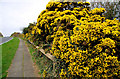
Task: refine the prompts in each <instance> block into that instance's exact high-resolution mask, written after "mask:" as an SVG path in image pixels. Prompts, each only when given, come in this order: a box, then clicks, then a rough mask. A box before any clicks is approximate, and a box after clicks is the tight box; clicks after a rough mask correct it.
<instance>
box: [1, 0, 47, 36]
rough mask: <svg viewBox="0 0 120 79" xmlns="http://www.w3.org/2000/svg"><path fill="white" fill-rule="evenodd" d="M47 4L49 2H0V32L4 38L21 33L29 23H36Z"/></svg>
mask: <svg viewBox="0 0 120 79" xmlns="http://www.w3.org/2000/svg"><path fill="white" fill-rule="evenodd" d="M48 2H49V0H0V32H2V34H3V35H4V36H10V35H11V34H12V33H13V32H21V30H22V28H24V27H27V26H28V24H29V23H33V22H36V21H37V17H38V15H39V14H40V12H41V11H42V10H44V9H45V7H46V4H47V3H48Z"/></svg>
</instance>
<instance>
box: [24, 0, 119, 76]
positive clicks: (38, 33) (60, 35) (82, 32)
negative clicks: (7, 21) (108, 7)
mask: <svg viewBox="0 0 120 79" xmlns="http://www.w3.org/2000/svg"><path fill="white" fill-rule="evenodd" d="M89 5H90V4H89V3H88V2H49V3H48V4H47V5H46V10H43V11H42V12H41V13H40V15H39V16H38V19H37V24H36V26H34V27H33V28H32V31H31V32H28V33H26V35H25V36H26V37H28V39H30V38H33V37H34V38H35V41H33V42H37V43H38V44H37V45H39V44H40V42H41V41H44V42H45V43H48V42H49V43H50V44H51V48H50V52H51V53H52V55H54V56H55V57H56V58H57V59H60V60H61V61H62V62H61V63H64V66H63V65H60V67H61V70H60V72H61V73H58V74H59V75H60V77H63V78H65V77H73V78H76V77H77V78H81V77H103V78H105V77H114V78H115V77H116V78H118V77H120V72H119V71H120V61H119V59H120V49H119V48H120V22H119V21H118V20H116V19H114V20H109V19H105V17H104V16H103V15H102V14H103V13H104V12H105V9H104V8H95V9H93V10H90V9H89ZM29 37H30V38H29Z"/></svg>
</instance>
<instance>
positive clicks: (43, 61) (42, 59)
mask: <svg viewBox="0 0 120 79" xmlns="http://www.w3.org/2000/svg"><path fill="white" fill-rule="evenodd" d="M26 44H27V46H28V49H29V51H30V54H31V55H32V59H33V62H34V63H36V65H37V66H38V68H39V70H40V72H39V73H38V74H40V76H41V77H43V71H44V70H46V71H47V77H49V76H53V71H52V65H53V62H52V61H51V60H50V59H48V58H47V57H46V56H45V55H43V54H42V53H41V52H40V51H38V50H37V49H35V48H34V47H33V46H32V45H31V44H29V43H28V42H26Z"/></svg>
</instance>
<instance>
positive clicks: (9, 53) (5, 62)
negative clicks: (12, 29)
mask: <svg viewBox="0 0 120 79" xmlns="http://www.w3.org/2000/svg"><path fill="white" fill-rule="evenodd" d="M18 46H19V39H18V38H13V39H12V40H10V41H9V42H7V43H4V44H2V45H0V48H2V77H6V76H7V70H8V68H9V66H10V64H11V62H12V59H13V58H14V55H15V53H16V51H17V49H18Z"/></svg>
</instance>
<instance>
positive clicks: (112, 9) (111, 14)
mask: <svg viewBox="0 0 120 79" xmlns="http://www.w3.org/2000/svg"><path fill="white" fill-rule="evenodd" d="M108 1H109V0H107V1H106V2H102V1H101V2H100V0H99V2H97V1H96V0H91V1H90V3H91V9H94V8H100V7H102V8H105V9H106V12H105V13H104V16H105V17H106V18H107V19H114V18H117V19H119V20H120V12H119V11H120V1H119V2H118V1H116V0H112V1H111V2H108Z"/></svg>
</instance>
